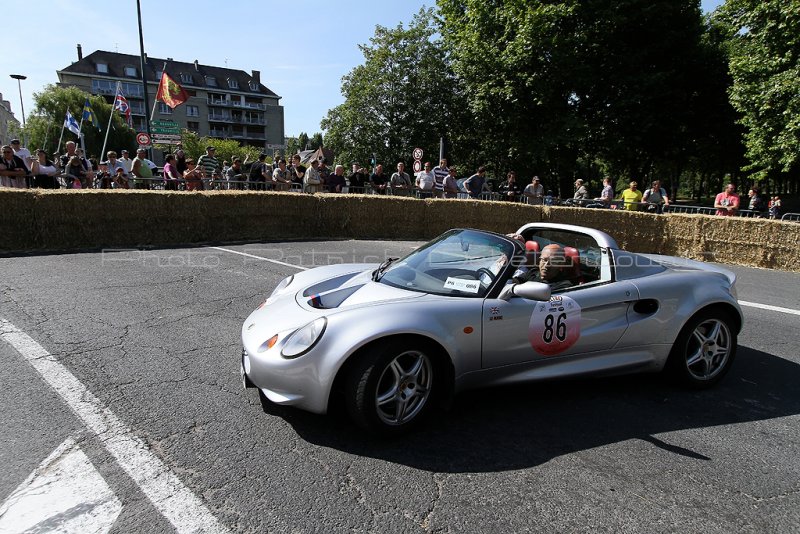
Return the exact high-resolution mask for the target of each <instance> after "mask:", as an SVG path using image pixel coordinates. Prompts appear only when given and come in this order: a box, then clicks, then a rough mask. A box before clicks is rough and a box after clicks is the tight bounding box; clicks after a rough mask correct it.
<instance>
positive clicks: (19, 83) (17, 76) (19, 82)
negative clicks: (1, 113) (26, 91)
mask: <svg viewBox="0 0 800 534" xmlns="http://www.w3.org/2000/svg"><path fill="white" fill-rule="evenodd" d="M9 76H11V77H12V78H14V79H15V80H17V87H19V109H20V110H22V143H23V144H22V146H28V141H27V140H26V139H25V106H23V105H22V80H27V79H28V77H27V76H23V75H22V74H10V75H9Z"/></svg>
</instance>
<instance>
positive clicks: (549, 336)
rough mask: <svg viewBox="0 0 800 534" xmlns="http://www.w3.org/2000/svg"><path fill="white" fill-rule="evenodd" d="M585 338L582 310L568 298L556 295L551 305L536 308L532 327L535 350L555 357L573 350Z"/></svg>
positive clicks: (531, 332)
mask: <svg viewBox="0 0 800 534" xmlns="http://www.w3.org/2000/svg"><path fill="white" fill-rule="evenodd" d="M580 337H581V307H580V305H578V303H577V302H575V301H574V300H573V299H571V298H570V297H567V296H562V295H555V296H553V297H550V301H549V302H539V303H537V304H536V308H534V310H533V313H532V314H531V323H530V326H529V327H528V340H529V341H530V342H531V347H533V350H535V351H536V352H538V353H539V354H541V355H543V356H555V355H556V354H560V353H562V352H564V351H565V350H567V349H568V348H570V347H571V346H572V345H574V344H575V342H576V341H578V338H580Z"/></svg>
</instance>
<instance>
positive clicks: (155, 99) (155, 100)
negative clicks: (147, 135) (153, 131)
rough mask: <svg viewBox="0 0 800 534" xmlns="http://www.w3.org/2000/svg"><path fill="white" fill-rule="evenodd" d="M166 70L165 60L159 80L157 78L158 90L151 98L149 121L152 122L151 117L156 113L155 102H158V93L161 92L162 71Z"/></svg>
mask: <svg viewBox="0 0 800 534" xmlns="http://www.w3.org/2000/svg"><path fill="white" fill-rule="evenodd" d="M165 72H167V62H166V61H165V62H164V68H162V69H161V80H158V90H157V91H156V96H155V98H154V99H153V111H151V112H150V122H153V117H155V115H156V104H158V95H159V93H160V92H161V81H162V80H163V79H164V73H165Z"/></svg>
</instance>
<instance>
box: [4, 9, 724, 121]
mask: <svg viewBox="0 0 800 534" xmlns="http://www.w3.org/2000/svg"><path fill="white" fill-rule="evenodd" d="M722 2H723V0H702V7H703V9H704V10H705V11H709V10H712V9H714V8H716V7H717V6H718V5H720V4H722ZM434 3H435V0H428V1H421V0H373V1H366V0H340V1H336V2H327V1H323V0H296V1H295V2H288V3H287V2H285V1H284V2H274V1H272V0H266V1H254V0H238V1H232V2H227V3H224V2H218V1H217V2H211V1H209V0H169V1H161V2H156V1H155V0H141V5H142V25H143V27H144V45H145V51H146V52H147V54H148V55H150V56H153V57H159V58H165V57H172V58H175V59H176V60H179V61H189V62H191V61H194V60H195V59H196V60H198V61H199V62H200V63H202V64H205V65H217V66H226V65H227V66H228V67H229V68H235V69H242V70H244V71H247V72H250V71H251V70H259V71H261V81H262V82H263V83H264V84H265V85H266V86H267V87H269V88H270V89H272V90H273V91H275V92H276V93H277V94H279V95H280V96H281V97H283V98H282V100H281V104H282V105H283V106H284V113H285V128H286V134H287V135H297V134H299V133H300V132H307V133H308V134H309V135H311V134H313V133H314V132H317V131H320V127H319V122H320V120H321V119H322V118H323V117H324V116H325V114H326V112H327V110H328V109H330V108H332V107H334V106H336V105H338V104H341V103H342V101H343V98H342V95H341V90H340V89H341V78H342V76H344V75H345V74H347V73H348V72H349V71H350V70H351V69H352V68H353V67H354V66H356V65H358V64H360V63H361V62H362V61H363V56H362V54H361V52H360V50H359V49H358V45H359V44H365V43H367V42H368V41H369V38H370V37H371V36H372V35H373V33H374V30H375V25H376V24H380V25H382V26H389V27H393V26H396V25H397V24H399V23H407V22H408V21H409V20H411V17H412V16H413V15H414V14H415V13H417V11H419V9H420V8H421V7H422V6H424V5H428V6H430V5H433V4H434ZM220 6H221V7H220ZM6 15H7V16H8V17H9V18H8V20H7V23H6V24H4V27H3V37H4V39H3V42H4V44H5V46H4V52H5V53H4V55H3V61H2V64H3V67H4V68H3V69H2V70H3V72H0V93H2V95H3V99H4V100H8V101H9V102H10V103H11V110H12V111H13V112H14V113H15V115H16V117H17V119H20V120H21V114H20V102H19V91H18V88H17V81H16V80H14V79H11V78H10V77H9V74H23V75H25V76H27V77H28V79H27V80H24V81H23V82H22V97H23V102H24V106H25V113H26V115H28V114H30V112H31V111H32V110H33V93H34V92H37V91H41V89H42V88H43V87H44V86H45V85H47V84H49V83H55V82H56V81H57V80H58V78H57V76H56V70H59V69H62V68H64V67H67V66H68V65H69V64H70V63H72V62H73V61H76V60H77V52H76V49H75V46H76V44H78V43H80V44H81V45H82V47H83V53H84V55H88V54H90V53H91V52H94V51H95V50H111V51H118V52H121V53H126V54H138V53H139V35H138V30H137V22H136V1H135V0H118V1H116V2H107V1H100V0H28V1H23V2H22V3H18V4H17V5H16V7H15V8H14V9H11V10H8V9H7V10H6ZM211 28H213V31H210V29H211Z"/></svg>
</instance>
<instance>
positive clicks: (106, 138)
mask: <svg viewBox="0 0 800 534" xmlns="http://www.w3.org/2000/svg"><path fill="white" fill-rule="evenodd" d="M120 89H122V86H121V85H120V82H117V92H116V93H115V94H114V101H113V102H112V103H111V113H109V114H108V125H107V126H106V136H105V138H104V139H103V149H102V150H101V151H100V161H103V160H104V159H105V158H106V143H107V142H108V132H110V131H111V119H113V118H114V106H115V105H116V104H117V95H118V94H119V91H120Z"/></svg>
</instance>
